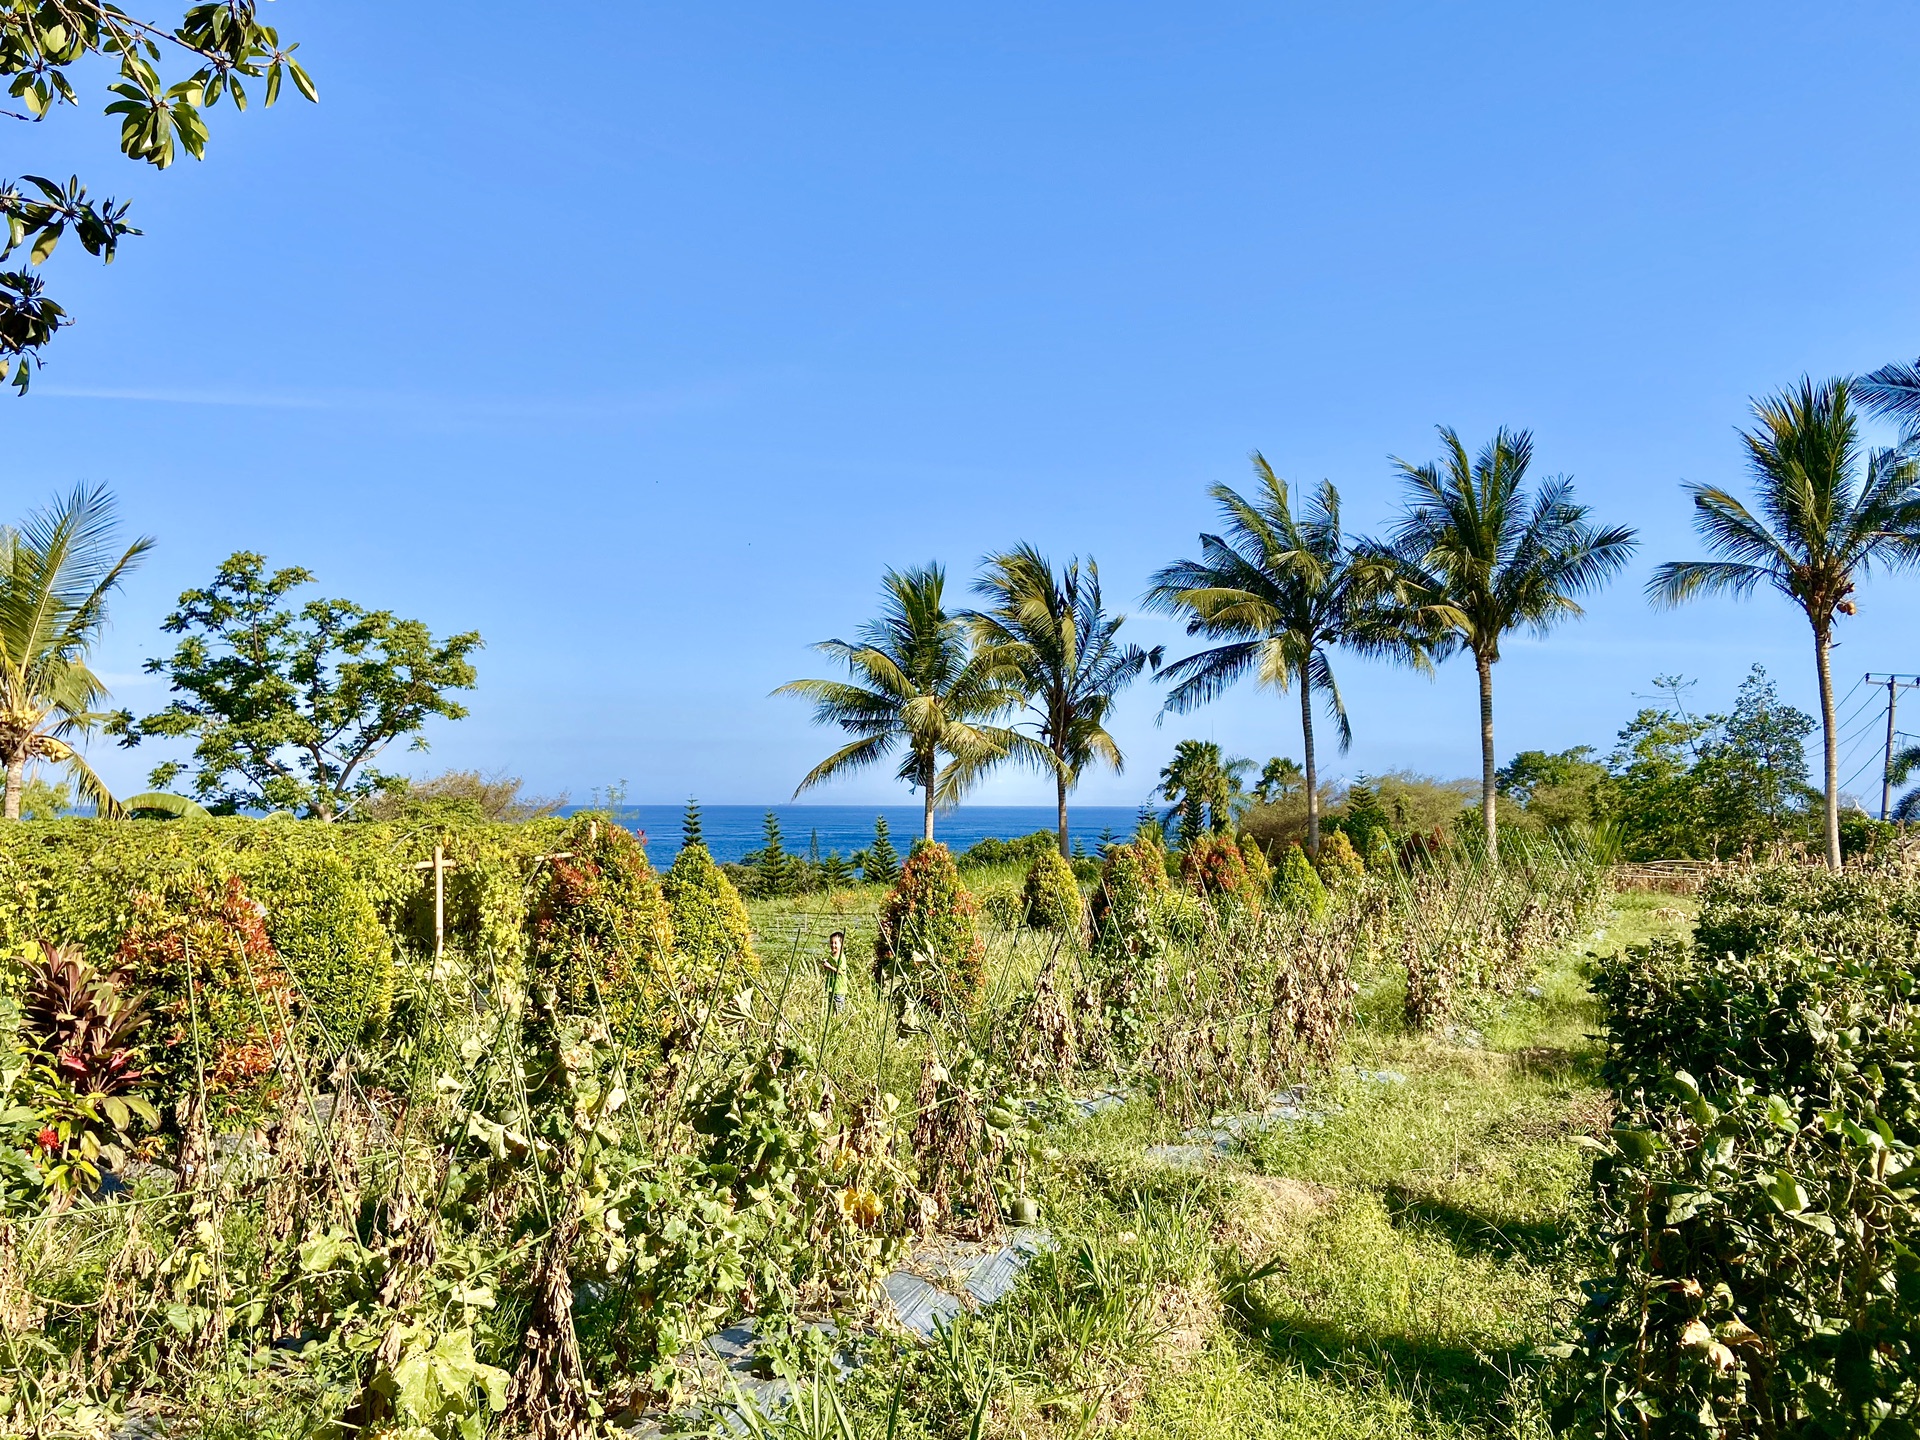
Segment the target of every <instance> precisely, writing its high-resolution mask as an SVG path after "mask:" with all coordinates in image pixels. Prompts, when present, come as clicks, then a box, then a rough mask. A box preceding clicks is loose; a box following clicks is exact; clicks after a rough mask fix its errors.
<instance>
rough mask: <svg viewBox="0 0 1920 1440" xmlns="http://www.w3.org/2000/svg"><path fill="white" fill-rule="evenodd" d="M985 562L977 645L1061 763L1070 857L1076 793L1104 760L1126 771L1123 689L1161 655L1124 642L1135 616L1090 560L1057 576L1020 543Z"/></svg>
mask: <svg viewBox="0 0 1920 1440" xmlns="http://www.w3.org/2000/svg"><path fill="white" fill-rule="evenodd" d="M983 564H984V565H985V567H986V569H985V571H984V572H983V573H982V574H981V576H980V578H979V579H978V580H976V581H975V582H974V585H973V589H974V593H975V594H977V595H979V596H981V597H982V598H983V599H985V600H986V601H987V602H988V605H987V608H986V609H985V610H984V611H979V612H975V613H972V614H970V615H969V616H968V619H969V620H970V621H971V623H972V625H973V631H974V640H975V643H976V644H977V645H978V646H979V647H980V649H981V650H982V651H983V652H987V653H990V654H991V655H992V656H993V658H994V660H995V661H996V662H997V663H998V664H999V665H1001V666H1002V667H1003V668H1002V672H1001V673H1002V675H1003V676H1004V678H1006V679H1007V680H1008V681H1010V682H1011V683H1012V684H1013V685H1015V686H1016V687H1017V688H1019V689H1020V690H1021V691H1022V692H1024V693H1025V695H1026V697H1027V706H1028V708H1029V709H1030V710H1032V711H1033V712H1034V714H1035V716H1036V717H1037V718H1038V725H1037V735H1038V738H1039V740H1040V743H1041V744H1042V745H1044V746H1045V747H1046V749H1047V752H1048V754H1049V755H1051V757H1052V763H1051V765H1050V766H1049V767H1048V768H1050V769H1051V770H1052V771H1053V782H1054V793H1055V796H1056V799H1057V803H1058V806H1059V824H1060V853H1061V855H1063V856H1065V855H1070V854H1071V853H1072V852H1071V848H1070V845H1069V841H1068V837H1067V795H1068V793H1069V792H1070V791H1071V790H1073V788H1074V787H1075V786H1077V785H1078V784H1079V783H1080V777H1081V776H1082V775H1083V774H1085V773H1086V770H1087V767H1088V766H1089V765H1092V764H1093V763H1095V762H1096V761H1099V762H1102V763H1104V764H1107V765H1110V766H1112V767H1113V769H1114V772H1115V773H1116V774H1117V773H1119V772H1120V771H1121V770H1122V769H1123V768H1124V767H1125V765H1126V757H1125V756H1124V755H1122V754H1121V753H1120V747H1119V745H1117V744H1116V743H1115V742H1114V739H1113V736H1112V735H1110V734H1108V733H1107V716H1108V714H1109V713H1111V711H1112V709H1113V702H1114V699H1115V697H1116V696H1118V695H1119V693H1120V691H1121V690H1123V689H1125V688H1126V686H1127V685H1128V684H1130V683H1131V682H1132V681H1133V680H1134V679H1135V678H1137V677H1138V676H1139V674H1140V672H1141V671H1142V670H1144V669H1146V667H1147V666H1148V665H1158V664H1159V663H1160V654H1161V652H1160V649H1159V647H1158V646H1156V647H1154V648H1153V649H1151V650H1143V649H1141V648H1140V646H1138V645H1129V644H1125V643H1123V642H1122V641H1121V640H1120V638H1119V636H1120V627H1121V625H1123V624H1124V623H1125V622H1126V617H1125V616H1124V615H1114V614H1111V613H1109V612H1108V611H1107V609H1106V607H1105V606H1104V605H1103V604H1102V603H1101V599H1100V567H1099V566H1098V565H1096V564H1095V563H1094V562H1093V561H1092V560H1091V559H1089V560H1088V561H1087V563H1086V568H1085V569H1084V570H1083V569H1082V568H1081V565H1080V561H1079V560H1078V558H1075V559H1073V560H1070V561H1069V562H1068V563H1067V565H1066V566H1065V568H1063V569H1062V570H1060V571H1059V572H1058V574H1056V573H1055V571H1054V568H1053V565H1052V563H1051V562H1050V561H1048V560H1047V558H1046V557H1045V556H1044V555H1042V554H1041V553H1040V552H1039V551H1038V550H1036V549H1035V548H1034V547H1033V546H1031V545H1016V546H1015V547H1014V548H1013V549H1011V550H1009V551H1007V552H1006V553H1004V554H1001V555H989V556H988V557H987V558H986V560H985V561H984V562H983Z"/></svg>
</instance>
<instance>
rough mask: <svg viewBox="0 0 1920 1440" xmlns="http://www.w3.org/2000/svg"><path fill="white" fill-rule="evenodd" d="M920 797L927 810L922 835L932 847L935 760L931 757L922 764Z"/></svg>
mask: <svg viewBox="0 0 1920 1440" xmlns="http://www.w3.org/2000/svg"><path fill="white" fill-rule="evenodd" d="M920 796H921V800H922V802H923V804H924V806H925V810H926V824H925V826H924V827H923V828H922V830H921V832H920V834H921V837H922V838H923V839H924V840H925V841H926V842H927V843H928V844H929V845H931V844H932V843H933V758H932V757H931V756H929V757H928V758H927V759H925V760H922V761H921V762H920Z"/></svg>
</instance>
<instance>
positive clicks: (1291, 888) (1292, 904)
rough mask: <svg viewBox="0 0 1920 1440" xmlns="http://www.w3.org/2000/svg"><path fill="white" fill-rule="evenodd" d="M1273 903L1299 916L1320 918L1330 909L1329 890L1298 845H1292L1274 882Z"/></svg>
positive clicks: (1282, 859) (1288, 848) (1281, 862)
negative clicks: (1328, 901) (1328, 902)
mask: <svg viewBox="0 0 1920 1440" xmlns="http://www.w3.org/2000/svg"><path fill="white" fill-rule="evenodd" d="M1273 903H1274V904H1275V905H1277V906H1279V907H1280V908H1281V909H1283V910H1291V911H1293V912H1295V913H1296V914H1301V915H1311V916H1318V915H1320V914H1322V913H1324V912H1325V910H1326V908H1327V887H1326V886H1325V885H1323V884H1322V883H1321V882H1320V877H1319V876H1318V875H1317V874H1315V873H1314V869H1313V862H1312V861H1311V860H1309V859H1307V852H1306V851H1304V850H1302V849H1301V848H1300V847H1299V846H1298V845H1289V846H1288V847H1287V853H1286V854H1285V855H1284V856H1282V857H1281V860H1280V867H1279V871H1278V873H1277V874H1276V875H1275V876H1274V880H1273Z"/></svg>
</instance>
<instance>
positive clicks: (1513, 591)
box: [1379, 425, 1635, 855]
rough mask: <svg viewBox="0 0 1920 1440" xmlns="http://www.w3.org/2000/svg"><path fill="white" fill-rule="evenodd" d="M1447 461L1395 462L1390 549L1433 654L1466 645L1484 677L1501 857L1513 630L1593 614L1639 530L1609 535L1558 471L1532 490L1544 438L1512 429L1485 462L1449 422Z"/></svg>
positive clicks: (1493, 828) (1483, 806)
mask: <svg viewBox="0 0 1920 1440" xmlns="http://www.w3.org/2000/svg"><path fill="white" fill-rule="evenodd" d="M1439 431H1440V442H1441V457H1440V459H1439V460H1437V461H1434V462H1433V463H1431V464H1427V465H1409V464H1408V463H1407V462H1406V461H1404V460H1400V459H1398V458H1396V459H1395V460H1394V462H1393V463H1394V465H1395V467H1396V468H1397V469H1398V471H1399V473H1400V478H1401V481H1402V483H1403V485H1404V487H1405V490H1406V509H1405V512H1404V513H1403V515H1402V517H1401V520H1400V524H1399V526H1398V528H1397V529H1396V530H1395V532H1394V535H1393V538H1392V540H1391V541H1390V542H1389V543H1388V544H1387V545H1386V546H1383V547H1379V548H1380V550H1381V553H1382V554H1384V555H1387V556H1390V557H1391V558H1392V560H1393V562H1394V564H1395V566H1396V568H1397V569H1398V571H1399V577H1400V578H1399V589H1400V594H1401V598H1402V600H1403V601H1404V602H1405V603H1408V604H1410V605H1411V606H1412V607H1413V608H1414V611H1415V613H1416V614H1418V615H1419V616H1420V617H1422V619H1423V620H1424V622H1425V625H1426V627H1427V628H1428V630H1429V631H1430V633H1431V635H1432V637H1433V639H1432V644H1433V650H1434V653H1435V654H1437V655H1441V656H1444V655H1446V654H1448V653H1450V652H1451V651H1453V650H1455V649H1464V650H1466V651H1468V652H1469V653H1470V654H1471V655H1472V656H1473V663H1474V669H1475V671H1476V672H1477V673H1478V676H1479V680H1480V814H1481V820H1482V823H1483V824H1484V826H1485V830H1486V837H1487V852H1488V854H1490V855H1494V854H1498V853H1499V838H1500V837H1499V830H1498V826H1497V821H1496V819H1495V815H1494V794H1495V778H1496V777H1495V767H1494V750H1493V667H1494V666H1495V665H1497V664H1499V663H1500V641H1501V639H1502V638H1503V637H1504V636H1505V635H1506V634H1507V633H1508V632H1509V631H1513V630H1526V631H1530V632H1531V633H1533V634H1535V635H1544V634H1546V633H1547V631H1548V630H1550V629H1551V628H1552V627H1553V626H1554V625H1555V624H1556V623H1558V622H1559V621H1561V620H1568V619H1575V618H1577V617H1579V616H1580V615H1581V614H1583V613H1584V612H1583V611H1582V610H1581V608H1580V605H1579V602H1578V601H1577V600H1576V598H1575V597H1576V596H1579V595H1584V594H1586V593H1588V592H1589V591H1593V590H1597V589H1598V588H1599V587H1600V586H1601V585H1603V584H1605V583H1606V581H1607V580H1608V579H1609V578H1610V577H1611V576H1612V575H1613V574H1614V573H1615V572H1616V571H1618V570H1619V569H1620V567H1621V566H1623V565H1625V564H1626V563H1627V560H1628V558H1629V557H1630V556H1631V555H1632V554H1633V549H1634V543H1635V542H1634V532H1633V531H1632V530H1631V529H1629V528H1628V527H1626V526H1624V525H1616V526H1613V527H1610V528H1607V529H1600V528H1597V527H1596V526H1594V525H1593V524H1591V523H1590V522H1589V521H1588V519H1587V516H1588V513H1589V512H1588V510H1587V507H1586V506H1584V505H1578V504H1575V503H1574V499H1573V482H1572V481H1570V480H1569V479H1567V478H1566V477H1565V476H1561V475H1556V476H1552V477H1550V478H1548V479H1546V480H1543V481H1542V482H1541V483H1540V486H1539V488H1538V489H1536V490H1532V491H1529V490H1528V488H1527V467H1528V466H1529V465H1530V464H1532V462H1533V436H1532V435H1531V434H1530V433H1529V432H1527V431H1525V430H1517V431H1509V430H1505V429H1502V430H1500V431H1498V432H1496V433H1495V435H1494V437H1493V439H1492V440H1490V441H1488V442H1487V444H1486V445H1485V446H1483V447H1482V448H1481V450H1480V453H1479V454H1478V455H1475V456H1469V455H1468V454H1467V447H1466V446H1465V445H1463V444H1462V443H1461V442H1460V437H1459V435H1457V434H1456V433H1455V432H1454V431H1453V430H1452V429H1450V428H1449V427H1447V426H1445V425H1442V426H1440V427H1439Z"/></svg>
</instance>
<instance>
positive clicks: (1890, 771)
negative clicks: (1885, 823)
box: [1887, 745, 1920, 824]
mask: <svg viewBox="0 0 1920 1440" xmlns="http://www.w3.org/2000/svg"><path fill="white" fill-rule="evenodd" d="M1916 772H1920V745H1908V746H1905V747H1903V748H1902V749H1899V750H1896V751H1894V752H1893V759H1892V760H1890V761H1888V762H1887V778H1888V780H1889V782H1890V783H1891V784H1894V785H1904V784H1906V783H1907V781H1909V780H1911V779H1912V778H1913V777H1914V774H1915V773H1916ZM1889 818H1890V819H1894V820H1898V821H1900V822H1901V823H1903V824H1907V823H1911V822H1912V821H1915V820H1920V786H1915V787H1914V788H1913V789H1911V790H1909V791H1907V793H1906V794H1904V795H1902V796H1901V797H1900V798H1899V799H1898V800H1896V801H1895V802H1894V804H1893V811H1892V814H1891V815H1890V816H1889Z"/></svg>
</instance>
